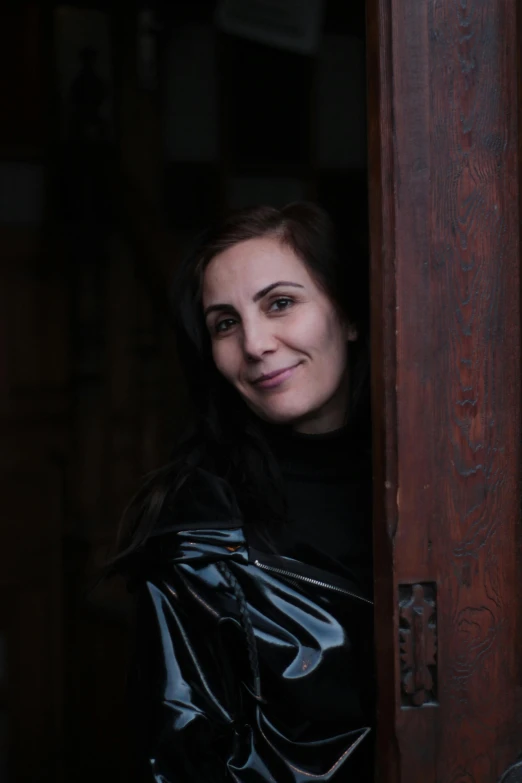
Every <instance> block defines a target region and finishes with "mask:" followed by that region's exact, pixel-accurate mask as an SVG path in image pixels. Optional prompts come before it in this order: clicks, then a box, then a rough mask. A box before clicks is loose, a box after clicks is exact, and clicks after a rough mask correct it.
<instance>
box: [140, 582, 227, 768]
mask: <svg viewBox="0 0 522 783" xmlns="http://www.w3.org/2000/svg"><path fill="white" fill-rule="evenodd" d="M181 582H182V580H181ZM178 589H181V590H183V584H182V583H180V585H179V586H178V585H177V584H176V573H175V570H174V572H173V574H172V578H169V580H168V581H166V582H162V581H160V580H155V581H154V582H145V583H143V584H142V585H141V586H140V588H139V589H138V590H137V591H136V593H135V596H134V598H135V629H136V642H135V651H134V662H133V666H132V669H131V675H130V681H129V698H130V703H131V715H132V722H133V724H134V734H135V738H136V743H137V745H138V747H139V755H140V756H141V758H142V760H143V759H144V760H145V765H146V767H147V768H148V770H149V773H148V777H147V780H150V781H154V783H189V781H190V783H194V781H197V783H221V782H222V781H227V780H230V778H229V777H228V773H227V768H226V760H227V758H228V757H229V756H230V753H231V751H232V745H233V734H234V730H233V717H232V715H231V712H230V711H229V708H228V702H229V701H231V699H230V694H229V693H228V692H227V688H229V687H230V681H231V673H230V672H228V671H225V670H223V664H224V663H226V660H225V659H224V658H223V656H220V655H219V654H218V650H217V649H216V646H217V647H218V646H219V637H218V636H217V634H216V635H215V634H213V633H212V632H209V628H206V629H205V628H204V627H203V628H202V627H201V626H200V624H198V623H195V622H193V621H192V622H190V617H191V614H192V613H193V612H194V605H193V604H192V605H191V604H190V603H189V604H188V605H187V602H186V601H185V600H180V599H179V593H178ZM210 683H212V688H211V687H210Z"/></svg>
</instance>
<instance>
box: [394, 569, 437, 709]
mask: <svg viewBox="0 0 522 783" xmlns="http://www.w3.org/2000/svg"><path fill="white" fill-rule="evenodd" d="M435 592H436V586H435V584H414V585H400V586H399V644H400V651H401V694H402V701H401V703H402V706H403V707H422V706H423V705H425V704H432V705H433V704H436V703H437V657H436V656H437V626H436V601H435Z"/></svg>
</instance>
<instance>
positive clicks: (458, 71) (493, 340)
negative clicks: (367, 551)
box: [369, 0, 522, 783]
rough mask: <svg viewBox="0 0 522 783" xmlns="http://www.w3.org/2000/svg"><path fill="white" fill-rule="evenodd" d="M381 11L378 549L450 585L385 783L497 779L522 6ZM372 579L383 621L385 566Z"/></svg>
mask: <svg viewBox="0 0 522 783" xmlns="http://www.w3.org/2000/svg"><path fill="white" fill-rule="evenodd" d="M370 9H371V10H370V13H377V14H378V15H379V18H380V19H381V20H383V19H388V20H390V28H391V34H390V35H389V36H388V37H386V36H385V35H383V30H382V24H381V28H379V34H380V35H381V38H380V42H379V43H380V49H381V54H380V66H379V67H380V69H381V72H380V84H381V94H380V96H379V106H378V109H379V112H380V116H381V118H382V117H390V116H391V118H392V123H391V127H390V126H387V125H386V123H383V122H382V119H381V123H380V130H381V132H383V131H384V132H386V131H388V132H389V133H391V144H392V154H391V155H390V154H388V155H387V157H386V158H384V157H383V156H382V154H381V160H380V167H381V170H380V177H379V181H380V183H381V193H380V196H379V195H376V194H375V192H373V193H371V199H372V212H373V221H372V230H373V227H374V225H375V221H376V220H378V215H379V211H380V212H381V214H382V215H383V216H384V215H386V210H388V212H390V211H391V212H392V213H393V218H391V217H387V218H384V217H382V218H381V222H382V221H383V220H386V221H387V222H388V224H389V225H393V227H394V228H393V232H391V235H392V238H393V243H394V244H393V250H394V252H393V253H392V252H391V251H390V250H389V249H387V250H386V251H385V250H383V249H382V235H381V237H380V238H379V239H376V238H375V237H372V243H373V244H372V254H373V258H374V261H373V274H374V290H375V287H376V286H379V288H380V290H381V291H382V290H383V288H384V289H385V294H384V296H383V297H382V303H381V306H382V311H381V313H379V311H378V309H377V307H375V309H374V331H376V332H377V333H378V334H380V335H381V336H380V338H379V341H380V344H381V345H382V346H386V347H387V349H388V350H391V351H392V354H393V358H390V357H389V356H386V355H381V357H380V358H377V359H374V361H376V362H377V361H380V362H381V363H382V366H383V367H385V368H386V367H389V366H390V365H392V366H393V362H395V366H396V374H395V378H391V377H390V376H387V375H386V372H381V373H380V374H379V373H377V374H374V383H376V385H377V386H380V385H382V388H381V390H380V392H379V391H376V392H375V398H374V399H375V400H378V399H380V400H381V401H384V406H385V410H386V416H385V427H384V432H382V431H381V434H380V437H382V438H383V440H384V446H383V447H382V448H381V450H380V451H378V452H377V453H378V458H380V457H382V455H383V454H388V455H390V454H391V452H390V448H389V444H390V443H396V444H397V452H396V453H397V468H396V476H397V509H396V510H393V509H391V508H390V506H389V505H388V506H386V505H385V504H384V505H383V504H381V509H384V510H385V513H386V514H388V515H389V516H388V524H387V525H386V524H383V523H382V521H379V520H376V525H377V527H378V528H379V527H380V530H381V531H382V530H383V529H384V528H386V529H387V530H388V532H389V533H390V534H391V536H392V544H391V547H390V552H389V555H390V561H389V562H388V563H387V562H386V552H385V551H384V550H382V549H381V551H380V552H379V551H378V552H377V553H376V554H377V560H376V563H377V566H376V567H377V569H378V570H379V569H382V571H383V572H384V573H389V571H390V569H393V574H394V585H395V595H396V596H397V595H398V585H399V584H400V583H403V582H406V583H415V582H435V583H436V584H437V633H438V650H437V660H438V704H437V705H426V706H425V707H423V708H422V709H418V708H412V709H410V710H400V702H399V699H398V698H397V691H396V689H395V690H394V695H395V706H396V714H395V731H394V732H392V731H390V730H389V729H387V730H386V731H385V732H384V731H383V730H382V729H380V734H381V738H382V737H383V736H385V737H387V741H388V742H389V743H391V742H392V740H393V735H394V733H395V737H396V741H397V743H398V746H399V749H400V757H401V762H402V763H401V768H400V771H399V777H398V778H397V773H396V772H394V773H393V774H391V773H389V772H388V771H387V770H384V773H383V776H382V777H381V778H379V779H382V780H384V781H388V780H394V781H395V780H397V779H398V780H400V781H401V783H403V782H404V783H410V781H411V783H418V781H419V780H422V781H423V783H425V782H431V781H433V783H439V782H440V783H448V782H450V783H493V781H497V780H498V779H499V778H500V776H501V774H502V773H503V772H504V771H505V770H506V768H507V767H508V766H509V764H510V763H512V762H513V760H514V759H515V758H516V756H517V754H518V752H519V751H520V750H522V731H521V725H520V718H521V711H520V702H521V699H520V684H521V681H522V678H521V671H520V669H521V662H522V656H520V652H519V651H520V642H521V630H522V627H521V617H520V615H521V610H520V606H519V603H518V602H519V600H520V599H518V600H517V575H518V574H519V573H520V568H519V566H520V555H519V554H518V551H519V549H520V525H519V515H520V512H519V507H520V484H519V477H520V260H519V168H518V167H519V159H518V138H517V133H518V124H517V115H516V106H517V40H516V37H517V30H518V28H517V18H516V2H515V0H459V2H456V1H455V0H430V1H429V2H427V3H418V2H414V0H406V2H404V1H402V2H398V0H381V1H380V2H376V3H373V4H371V5H370ZM369 32H370V34H371V23H370V24H369ZM374 34H375V33H374ZM519 45H520V44H519ZM383 49H384V51H385V52H386V51H387V50H389V57H388V58H387V55H386V53H384V54H383V53H382V50H383ZM390 61H391V75H390V73H389V72H388V71H386V69H387V68H389V62H390ZM383 85H384V88H383ZM371 88H372V85H371V84H370V91H371ZM383 89H384V92H383ZM386 89H388V90H389V91H390V92H389V94H385V91H386ZM390 102H391V111H390ZM370 111H371V109H370ZM370 128H371V123H370ZM384 145H385V142H384V141H383V140H381V150H382V148H383V147H384ZM371 165H372V167H374V166H375V164H374V163H373V162H372V161H371ZM390 179H391V181H392V183H393V184H392V186H391V187H390V184H389V182H390ZM379 198H380V199H381V201H380V202H379ZM377 258H380V261H379V262H377V261H376V259H377ZM392 273H394V274H395V278H394V286H391V285H390V283H389V279H390V275H391V274H392ZM376 274H377V275H380V276H381V277H380V279H379V278H378V279H377V280H376V278H375V275H376ZM383 280H387V281H388V283H387V288H385V286H384V284H383V282H382V281H383ZM393 305H394V306H395V307H396V320H395V323H393V322H392V319H391V318H390V317H389V310H390V307H391V306H393ZM392 329H393V332H392V331H391V330H392ZM390 342H391V343H392V345H391V346H390ZM393 401H395V405H396V419H395V417H394V416H391V417H390V418H388V411H389V410H390V409H391V407H392V406H393V404H394V403H393ZM377 419H378V422H379V415H377ZM389 471H390V472H391V474H393V472H394V471H393V468H391V469H389ZM376 491H377V493H379V488H378V487H377V490H376ZM378 508H379V505H378ZM376 532H377V534H378V533H379V529H377V531H376ZM378 546H379V545H377V547H378ZM379 558H380V559H379ZM376 589H377V595H376V607H377V619H378V621H379V614H378V607H379V605H380V604H381V603H382V602H383V601H385V600H386V598H385V597H384V596H383V595H382V591H383V589H384V582H383V581H382V580H381V578H380V576H379V574H378V577H377V583H376ZM388 622H389V623H391V619H389V620H388ZM393 622H394V625H395V627H396V626H397V613H396V611H395V613H394V615H393ZM379 634H380V636H381V638H382V637H386V638H387V636H386V633H385V632H384V631H382V630H381V631H378V635H379ZM398 654H399V651H398V650H396V651H395V656H396V661H397V656H398ZM382 673H383V666H382V664H381V665H380V672H379V677H380V678H381V685H382V687H383V688H384V689H385V690H386V691H387V694H388V695H386V697H385V704H386V705H388V704H389V691H390V686H389V685H387V684H386V683H384V682H383V679H382ZM386 709H387V707H386Z"/></svg>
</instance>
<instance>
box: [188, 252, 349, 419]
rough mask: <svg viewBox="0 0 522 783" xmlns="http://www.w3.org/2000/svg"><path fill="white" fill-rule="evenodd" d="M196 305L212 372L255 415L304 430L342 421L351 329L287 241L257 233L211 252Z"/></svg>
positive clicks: (346, 392)
mask: <svg viewBox="0 0 522 783" xmlns="http://www.w3.org/2000/svg"><path fill="white" fill-rule="evenodd" d="M203 309H204V312H205V319H206V323H207V327H208V329H209V332H210V335H211V340H212V353H213V357H214V361H215V363H216V366H217V368H218V370H219V372H220V373H222V375H223V376H224V377H225V378H226V379H227V381H229V382H230V383H231V384H232V385H233V386H235V388H236V389H237V391H238V392H239V394H240V395H241V396H242V397H243V399H244V400H245V402H246V404H247V405H248V406H249V407H250V408H251V409H252V410H253V411H254V412H255V413H256V414H257V415H258V416H260V417H261V418H262V419H265V420H267V421H271V422H274V423H279V424H290V425H292V426H293V427H294V429H295V430H297V431H299V432H306V433H314V432H315V433H317V432H328V431H329V430H334V429H336V428H338V427H341V426H342V425H343V423H344V420H345V415H346V406H347V401H348V383H349V378H348V349H347V342H348V341H350V340H355V339H356V338H357V333H356V331H355V330H354V328H353V327H352V326H350V325H349V324H345V323H343V322H342V320H341V318H340V316H339V315H338V312H337V309H336V308H335V307H334V305H333V303H332V302H331V301H330V299H329V298H328V296H327V295H326V294H325V293H324V292H323V291H322V289H321V288H320V287H319V286H318V285H317V283H316V282H315V280H314V279H313V278H312V276H311V275H310V273H309V272H308V269H307V267H306V265H305V264H304V263H303V262H302V261H301V260H300V259H299V258H298V256H296V254H295V253H294V252H293V250H292V249H291V248H290V247H289V246H288V245H286V244H283V243H281V242H280V241H279V240H278V239H277V238H275V237H261V238H258V239H249V240H246V241H244V242H240V243H238V244H237V245H234V246H233V247H231V248H229V249H228V250H225V251H224V252H222V253H220V254H219V255H217V256H215V257H214V258H213V259H212V261H211V262H210V263H209V264H208V266H207V268H206V270H205V273H204V279H203Z"/></svg>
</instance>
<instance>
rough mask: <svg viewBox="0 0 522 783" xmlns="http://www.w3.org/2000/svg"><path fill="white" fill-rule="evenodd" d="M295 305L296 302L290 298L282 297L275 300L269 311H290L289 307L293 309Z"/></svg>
mask: <svg viewBox="0 0 522 783" xmlns="http://www.w3.org/2000/svg"><path fill="white" fill-rule="evenodd" d="M293 304H294V300H293V299H290V297H289V296H280V297H278V298H277V299H275V300H274V301H273V302H272V304H271V305H270V307H269V310H272V311H274V310H275V312H276V313H278V312H281V311H282V310H288V308H289V307H291V306H292V305H293Z"/></svg>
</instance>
